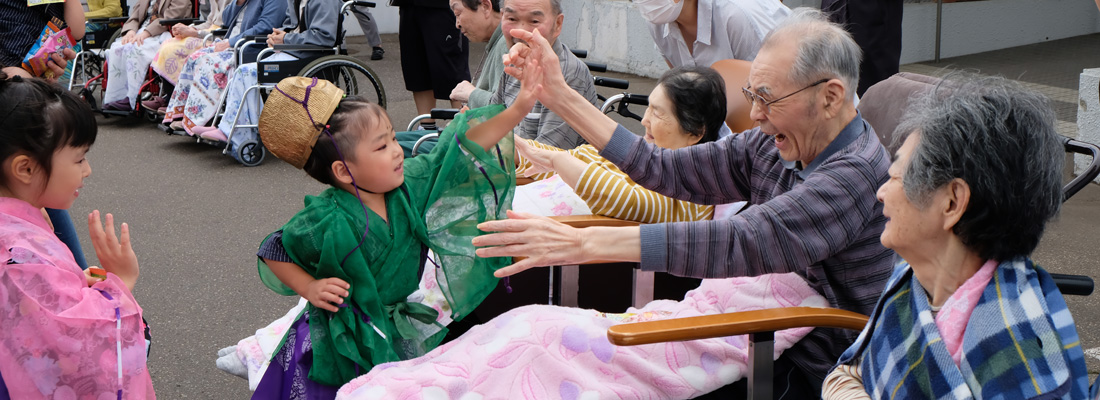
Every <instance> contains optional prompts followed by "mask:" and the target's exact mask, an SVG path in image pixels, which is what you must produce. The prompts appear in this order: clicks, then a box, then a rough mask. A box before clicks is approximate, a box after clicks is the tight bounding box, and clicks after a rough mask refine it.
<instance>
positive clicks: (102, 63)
mask: <svg viewBox="0 0 1100 400" xmlns="http://www.w3.org/2000/svg"><path fill="white" fill-rule="evenodd" d="M125 9H126V8H125V7H124V10H125ZM191 15H192V17H191V18H174V19H158V20H156V23H159V24H161V25H163V26H165V27H169V28H171V27H172V26H173V25H175V24H178V23H183V24H192V23H197V22H202V21H201V20H200V19H199V18H198V15H199V1H198V0H192V2H191ZM128 18H129V17H118V18H109V19H106V21H107V22H125V21H126V20H127V19H128ZM98 21H100V20H90V21H89V22H98ZM92 36H93V39H92V40H93V42H92V43H93V45H94V46H98V49H97V51H94V52H92V51H88V50H84V51H81V52H80V53H79V54H77V58H76V60H77V64H76V65H74V67H73V74H72V79H70V81H69V89H70V90H71V89H72V86H73V82H75V81H76V80H77V78H76V77H77V73H78V68H77V67H78V66H79V72H80V73H81V75H82V76H84V77H85V80H84V82H83V84H82V85H81V86H82V88H81V90H80V93H79V94H78V95H79V97H80V98H82V99H84V101H86V102H88V105H89V106H91V107H92V110H93V111H97V112H99V113H100V114H103V116H111V115H119V116H130V115H143V116H144V117H145V119H147V120H149V121H150V122H159V121H158V119H157V117H158V115H157V110H147V109H144V107H143V106H142V105H141V102H142V101H143V100H148V99H151V98H153V97H154V96H160V95H166V94H168V93H171V92H172V85H171V84H170V83H168V82H167V81H166V80H164V79H163V78H161V76H160V75H159V74H157V73H156V71H154V70H153V68H152V67H151V66H150V67H149V68H148V69H147V71H146V73H145V80H144V81H143V83H142V85H141V88H140V89H139V90H138V93H139V94H138V98H137V101H136V104H134V105H133V110H131V111H116V110H106V109H102V108H101V107H100V106H99V105H100V102H101V100H102V94H103V93H102V91H103V90H105V88H106V87H107V78H108V77H107V71H108V69H107V57H106V56H105V55H102V52H103V51H104V50H107V48H108V47H110V46H111V44H112V43H114V42H115V41H116V40H118V38H119V37H121V36H122V29H115V30H114V31H113V32H112V33H111V34H110V36H109V38H108V39H107V40H106V41H101V40H100V39H101V38H98V37H95V35H92ZM87 38H88V35H86V36H85V39H87ZM82 55H83V56H82ZM85 71H95V72H96V74H95V75H91V76H92V77H91V78H87V76H89V75H90V74H88V73H87V72H85ZM96 90H99V91H100V94H99V96H100V98H99V99H97V98H96Z"/></svg>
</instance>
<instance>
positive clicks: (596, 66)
mask: <svg viewBox="0 0 1100 400" xmlns="http://www.w3.org/2000/svg"><path fill="white" fill-rule="evenodd" d="M584 65H587V66H588V72H607V64H601V63H595V62H591V61H585V62H584Z"/></svg>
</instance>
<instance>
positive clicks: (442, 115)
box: [432, 108, 458, 119]
mask: <svg viewBox="0 0 1100 400" xmlns="http://www.w3.org/2000/svg"><path fill="white" fill-rule="evenodd" d="M455 115H458V109H457V108H433V109H432V119H455Z"/></svg>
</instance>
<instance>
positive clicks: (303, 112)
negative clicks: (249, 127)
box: [259, 76, 344, 169]
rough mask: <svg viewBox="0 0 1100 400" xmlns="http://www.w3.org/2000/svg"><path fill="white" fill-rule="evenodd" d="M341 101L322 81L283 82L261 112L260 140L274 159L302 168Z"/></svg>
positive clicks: (297, 78)
mask: <svg viewBox="0 0 1100 400" xmlns="http://www.w3.org/2000/svg"><path fill="white" fill-rule="evenodd" d="M342 98H344V91H343V90H340V88H338V87H336V85H333V84H332V82H329V81H326V80H323V79H317V78H305V77H300V76H292V77H289V78H286V79H283V80H282V81H280V82H279V84H277V85H275V90H272V91H271V94H270V95H269V96H268V97H267V102H265V103H264V110H263V112H262V113H260V123H259V130H260V140H262V141H263V143H264V147H266V148H267V150H268V151H270V152H271V154H274V155H275V157H279V158H280V159H282V160H283V161H286V162H287V163H289V164H290V165H293V166H294V167H295V168H298V169H301V168H302V167H304V166H305V165H306V160H308V159H309V154H310V153H312V152H313V145H314V144H315V143H317V137H318V136H320V134H321V132H322V130H323V129H324V125H325V124H326V123H328V119H329V117H331V116H332V112H333V111H334V110H336V106H337V105H338V104H339V103H340V99H342Z"/></svg>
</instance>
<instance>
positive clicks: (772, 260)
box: [474, 9, 893, 398]
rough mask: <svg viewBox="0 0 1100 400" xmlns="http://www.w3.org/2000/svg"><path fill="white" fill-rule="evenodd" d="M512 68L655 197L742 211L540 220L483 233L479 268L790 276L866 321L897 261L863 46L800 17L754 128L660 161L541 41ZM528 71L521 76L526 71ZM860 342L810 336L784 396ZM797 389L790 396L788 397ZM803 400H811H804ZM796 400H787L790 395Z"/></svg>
mask: <svg viewBox="0 0 1100 400" xmlns="http://www.w3.org/2000/svg"><path fill="white" fill-rule="evenodd" d="M519 36H520V37H521V38H523V39H524V40H525V41H527V42H528V43H530V44H531V47H530V48H528V47H527V46H522V45H521V46H515V47H514V48H513V49H512V51H511V53H510V54H509V55H508V56H507V57H506V58H508V59H509V62H510V63H511V64H514V65H516V67H517V68H516V69H514V70H512V69H509V71H510V73H516V74H523V73H525V72H530V73H536V72H537V71H540V70H541V71H542V75H543V79H542V84H543V91H542V93H541V94H540V95H539V100H541V101H542V102H543V104H545V105H546V106H547V107H549V108H550V109H552V110H554V111H555V112H556V113H558V115H560V116H561V117H562V118H564V120H565V121H566V122H567V123H569V124H570V125H572V126H573V127H574V128H576V129H577V131H578V132H580V134H581V135H582V136H583V137H584V138H585V139H587V140H588V141H589V142H590V143H592V144H593V145H594V146H596V147H597V148H599V149H601V151H600V154H601V155H603V156H604V157H606V158H607V159H609V160H611V161H612V162H614V163H615V164H616V165H617V166H619V167H620V168H622V170H623V171H625V172H626V173H628V174H629V175H630V177H631V178H632V179H634V180H635V181H636V182H638V183H639V184H640V185H642V186H645V187H646V188H648V189H651V190H653V191H656V192H658V193H661V194H663V195H666V196H670V197H673V198H676V199H681V200H687V201H691V202H696V203H701V204H724V203H732V202H735V201H741V200H745V201H748V202H749V203H750V204H752V206H751V207H749V208H748V209H746V210H745V211H743V212H741V213H740V214H737V215H736V216H734V217H733V218H732V219H728V220H716V221H698V222H685V223H670V224H654V225H642V226H640V227H630V228H608V227H594V228H585V229H574V228H570V227H568V226H565V225H563V224H559V223H556V222H554V221H552V220H549V219H545V218H539V217H535V216H532V215H521V214H511V215H510V217H511V218H510V219H507V220H501V221H492V222H486V223H483V224H482V225H481V226H480V228H481V229H482V230H485V231H495V232H498V233H492V234H488V235H484V236H481V237H478V238H476V239H474V244H475V245H477V246H492V247H484V248H480V249H478V250H477V252H478V255H479V256H482V257H498V256H526V257H529V258H527V259H525V260H523V261H519V262H517V263H516V264H515V265H513V266H510V267H507V268H504V269H501V270H500V271H498V273H497V274H498V275H500V276H505V275H509V274H513V273H515V272H518V271H521V270H524V269H527V268H531V267H535V266H546V265H569V264H579V263H582V262H585V261H589V260H614V261H633V262H640V263H641V269H643V270H647V271H662V272H669V273H672V274H675V275H681V276H689V277H697V278H722V277H734V276H755V275H761V274H768V273H784V272H796V273H798V274H800V275H801V276H802V277H804V278H805V279H806V281H807V282H808V283H809V284H810V286H812V287H813V288H814V289H816V290H817V291H818V292H820V293H821V294H822V295H823V296H824V297H825V298H826V299H828V301H829V303H830V304H831V305H832V306H833V307H836V308H841V309H846V310H851V311H855V312H859V313H863V314H871V311H872V307H874V305H875V302H876V300H877V297H878V295H879V294H880V292H881V290H882V288H883V286H884V284H885V282H886V278H887V277H888V276H889V274H890V270H891V266H892V261H893V253H892V252H891V251H889V250H887V249H886V248H884V247H883V246H882V245H881V244H880V243H879V239H878V238H879V234H880V233H881V232H882V229H883V226H884V224H885V221H886V219H885V218H884V217H883V215H882V205H881V204H880V203H878V202H877V201H876V200H875V190H876V189H877V188H878V187H879V186H880V185H882V184H883V183H884V182H886V180H887V174H886V170H887V168H889V164H890V160H889V157H888V156H887V154H886V151H885V149H883V147H882V145H881V144H880V143H879V141H878V138H877V136H876V135H875V133H874V131H873V130H872V129H871V126H870V125H868V123H867V122H865V121H864V120H863V118H861V117H860V115H859V113H858V112H857V111H856V109H855V106H854V105H853V97H854V96H853V95H854V92H855V87H856V83H857V82H858V81H859V57H860V56H859V47H858V46H856V44H855V42H854V41H852V38H851V36H850V35H849V34H848V33H846V32H845V31H844V30H843V29H841V28H840V27H838V26H836V25H834V24H832V23H829V22H828V21H827V20H826V19H825V17H824V15H822V14H821V12H820V11H817V10H811V9H798V10H796V11H795V12H793V13H792V15H791V16H790V17H789V18H788V19H786V20H785V21H783V22H782V23H780V25H779V26H777V27H776V29H775V30H774V31H772V33H771V34H769V35H768V36H767V37H766V38H765V40H764V45H763V47H762V48H761V50H760V52H759V54H758V55H757V57H756V60H755V61H753V64H752V68H751V70H750V72H749V78H748V82H747V83H748V85H747V86H746V87H745V88H744V93H745V95H746V97H747V98H749V101H750V102H751V103H752V104H753V106H752V112H751V116H752V118H753V119H754V120H756V121H757V122H758V123H759V124H760V126H759V127H757V128H753V129H752V130H749V131H746V132H744V133H741V134H739V135H735V136H732V137H730V138H729V139H726V140H722V141H718V142H713V143H708V144H703V145H697V146H691V147H687V148H684V149H678V150H664V149H659V148H657V147H655V146H653V145H650V144H646V143H645V141H643V140H642V139H641V137H639V136H637V135H634V134H632V133H630V132H629V131H627V130H626V129H625V128H623V127H622V126H620V125H618V124H617V123H615V122H614V121H613V120H611V119H609V118H607V117H606V116H604V115H603V114H601V113H600V112H599V110H597V109H595V108H593V107H592V106H590V105H588V104H585V103H587V101H586V99H584V98H582V97H580V96H579V95H577V94H576V93H575V92H574V91H573V90H571V89H570V88H569V87H568V86H567V85H565V83H564V81H563V80H562V77H561V75H560V73H558V72H556V71H555V70H556V69H555V68H546V69H544V68H541V67H537V66H535V67H532V66H531V64H530V63H529V60H537V62H538V64H539V65H551V64H556V63H557V60H555V59H554V58H553V56H554V54H553V53H552V52H551V50H550V48H549V46H548V45H547V43H546V41H544V40H542V39H541V38H538V37H531V36H532V35H524V34H522V33H520V35H519ZM525 69H526V71H524V70H525ZM854 339H855V332H850V331H841V330H835V329H815V330H814V331H813V332H811V333H810V334H809V335H808V336H806V338H804V339H803V340H802V341H800V342H799V343H798V344H796V345H795V346H794V347H793V348H791V349H790V350H787V351H786V352H784V353H783V355H782V357H780V359H779V360H777V362H776V371H775V377H776V378H777V381H776V388H777V389H776V393H781V392H782V391H783V390H784V389H783V388H788V387H789V388H790V390H794V391H796V392H798V393H795V394H794V395H793V397H792V398H816V397H817V396H818V395H819V393H820V388H821V382H822V380H823V379H824V376H825V373H826V372H827V371H828V369H829V367H830V366H831V364H833V363H834V362H835V361H836V359H837V357H838V356H839V355H840V354H841V352H842V351H844V349H845V348H846V347H847V346H848V345H849V344H850V343H851V342H852V341H853V340H854ZM788 383H789V385H788ZM803 391H804V392H803ZM791 394H792V393H788V395H791Z"/></svg>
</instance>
